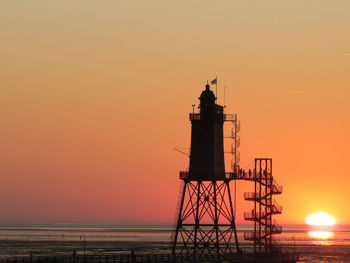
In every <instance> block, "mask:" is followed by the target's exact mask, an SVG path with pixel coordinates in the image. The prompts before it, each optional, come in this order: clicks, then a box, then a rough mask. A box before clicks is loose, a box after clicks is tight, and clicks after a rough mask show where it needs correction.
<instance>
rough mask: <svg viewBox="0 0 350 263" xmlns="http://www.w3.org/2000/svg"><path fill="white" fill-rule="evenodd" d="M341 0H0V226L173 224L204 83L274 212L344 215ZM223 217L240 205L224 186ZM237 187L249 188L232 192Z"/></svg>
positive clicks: (349, 93)
mask: <svg viewBox="0 0 350 263" xmlns="http://www.w3.org/2000/svg"><path fill="white" fill-rule="evenodd" d="M349 13H350V2H349V1H345V0H344V1H320V0H310V1H292V2H290V3H286V2H283V1H282V2H281V1H241V3H236V1H220V3H217V2H215V1H190V2H189V1H176V2H174V3H170V2H167V1H135V2H133V1H103V2H100V1H86V0H84V1H83V0H80V1H73V2H72V1H43V0H42V1H35V3H33V1H21V3H20V4H19V3H18V2H16V1H2V2H1V4H0V32H1V48H0V57H1V60H0V87H1V91H2V92H1V97H0V118H1V120H2V124H1V125H0V145H1V147H0V176H1V183H0V209H1V213H0V222H173V219H174V215H175V207H176V202H177V198H178V192H179V184H180V181H179V179H178V171H179V170H184V169H186V167H187V166H188V160H187V159H186V157H185V156H182V155H180V154H178V153H176V152H174V151H173V150H172V149H173V148H174V147H187V146H189V142H190V122H189V121H188V113H189V112H190V111H191V110H192V107H191V105H192V104H193V103H198V100H197V98H198V96H199V95H200V92H201V91H202V89H203V88H204V84H205V83H206V80H207V79H211V78H214V77H215V75H218V78H219V103H222V102H223V99H222V95H223V86H224V85H225V86H227V89H226V104H227V105H228V107H227V112H228V113H234V112H237V113H238V114H239V117H240V119H241V122H242V129H241V134H240V135H241V148H240V151H241V160H242V161H241V164H242V166H243V167H245V166H247V165H248V164H249V163H250V162H251V161H252V160H253V158H254V157H272V158H273V165H274V176H275V177H276V178H277V180H278V181H279V183H280V184H281V185H283V186H284V193H283V195H282V196H279V197H278V198H277V199H278V201H279V203H280V204H282V205H283V208H284V211H283V215H281V216H278V217H277V218H278V220H279V222H281V223H285V224H286V223H303V222H304V219H305V217H306V216H307V215H309V214H311V213H312V212H317V211H322V212H328V213H330V214H332V215H333V216H334V217H335V218H336V220H337V223H341V224H349V223H350V212H349V211H348V204H349V203H350V195H349V186H350V176H349V174H348V172H349V170H350V169H349V168H350V164H349V161H348V158H347V157H348V156H349V155H350V150H349V149H350V140H349V134H350V121H349V116H348V115H349V113H350V105H349V102H348V100H349V99H350V31H349V28H350V18H349ZM238 186H239V189H240V190H239V193H238V194H239V196H240V199H239V201H238V208H239V211H238V222H243V221H242V215H243V212H244V211H245V210H247V209H249V205H251V204H249V202H246V201H243V200H242V199H243V198H242V195H243V192H244V191H246V190H247V189H248V188H249V185H246V184H238ZM248 190H249V189H248Z"/></svg>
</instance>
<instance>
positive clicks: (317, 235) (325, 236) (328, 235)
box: [307, 231, 334, 239]
mask: <svg viewBox="0 0 350 263" xmlns="http://www.w3.org/2000/svg"><path fill="white" fill-rule="evenodd" d="M307 234H308V235H309V236H310V237H313V238H318V239H328V238H331V237H332V236H334V233H333V232H330V231H309V232H308V233H307Z"/></svg>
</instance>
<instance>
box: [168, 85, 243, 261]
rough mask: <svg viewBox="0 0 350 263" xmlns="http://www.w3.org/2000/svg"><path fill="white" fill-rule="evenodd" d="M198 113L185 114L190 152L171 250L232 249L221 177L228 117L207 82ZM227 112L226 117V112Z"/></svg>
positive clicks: (228, 201)
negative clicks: (187, 120) (224, 127)
mask: <svg viewBox="0 0 350 263" xmlns="http://www.w3.org/2000/svg"><path fill="white" fill-rule="evenodd" d="M199 99H200V105H199V108H200V112H199V113H191V114H190V121H191V124H192V130H191V152H190V164H189V169H188V171H184V172H180V179H181V180H183V187H182V192H181V195H180V198H181V200H180V202H179V206H178V210H177V215H176V220H177V222H176V229H175V231H174V236H173V247H172V250H173V253H174V254H181V255H187V256H193V257H196V256H201V255H208V254H214V255H222V254H225V253H238V252H239V246H238V240H237V232H236V225H235V217H234V212H233V205H232V203H233V202H232V196H231V191H230V185H229V183H230V181H231V180H232V178H231V177H230V176H226V173H225V158H224V140H223V138H224V136H223V125H224V122H225V121H232V118H230V116H231V115H226V114H224V108H223V106H221V105H218V104H216V97H215V95H214V93H213V91H211V90H210V86H209V85H208V84H207V85H206V87H205V90H204V91H202V93H201V95H200V98H199ZM231 117H232V116H231Z"/></svg>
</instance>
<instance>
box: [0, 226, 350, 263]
mask: <svg viewBox="0 0 350 263" xmlns="http://www.w3.org/2000/svg"><path fill="white" fill-rule="evenodd" d="M250 229H251V227H250V226H238V238H239V242H240V244H241V246H242V248H243V249H248V247H249V246H250V244H251V243H250V242H249V241H245V240H244V238H243V233H244V231H247V230H250ZM171 231H172V226H170V225H70V224H55V225H53V224H47V225H43V224H41V225H0V257H2V258H4V257H13V256H28V255H29V254H33V255H43V254H44V255H47V254H67V253H72V252H73V251H76V252H77V253H79V254H81V253H84V251H85V253H116V252H117V253H130V251H131V249H133V250H134V251H135V253H169V240H170V236H171ZM276 239H277V240H278V242H279V243H280V244H281V245H282V246H283V249H284V250H285V251H290V252H293V251H295V252H298V253H299V254H300V262H350V227H346V226H345V227H337V228H335V229H332V230H327V231H325V230H324V229H323V230H322V231H320V230H312V231H311V230H310V229H308V228H307V227H300V226H294V227H293V226H289V227H287V226H285V227H284V228H283V233H282V234H280V235H276Z"/></svg>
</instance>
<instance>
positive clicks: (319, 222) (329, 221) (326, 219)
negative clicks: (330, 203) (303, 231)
mask: <svg viewBox="0 0 350 263" xmlns="http://www.w3.org/2000/svg"><path fill="white" fill-rule="evenodd" d="M305 222H306V224H308V225H311V226H332V225H334V224H335V219H334V218H333V217H332V216H331V215H329V214H326V213H313V214H311V215H309V216H308V217H307V218H306V219H305Z"/></svg>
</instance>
